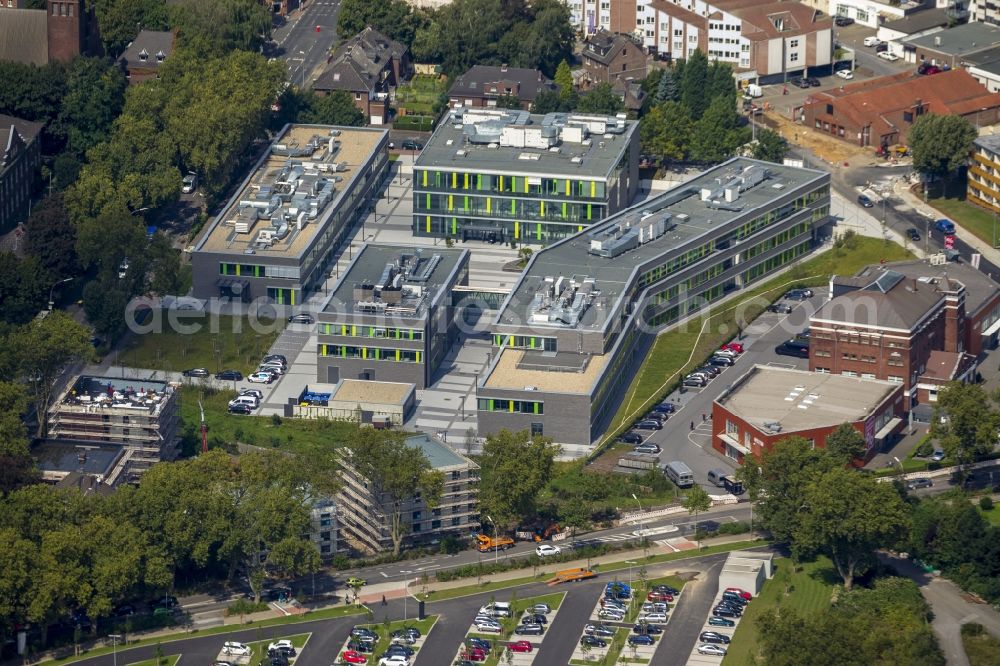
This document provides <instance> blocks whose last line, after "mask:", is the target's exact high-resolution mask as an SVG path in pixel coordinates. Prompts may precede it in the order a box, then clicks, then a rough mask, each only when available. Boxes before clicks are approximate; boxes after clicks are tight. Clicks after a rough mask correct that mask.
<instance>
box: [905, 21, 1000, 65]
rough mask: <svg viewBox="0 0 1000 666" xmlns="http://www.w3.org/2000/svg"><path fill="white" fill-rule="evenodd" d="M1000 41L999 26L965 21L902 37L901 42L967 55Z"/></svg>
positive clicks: (942, 51) (947, 52)
mask: <svg viewBox="0 0 1000 666" xmlns="http://www.w3.org/2000/svg"><path fill="white" fill-rule="evenodd" d="M998 42H1000V26H995V25H988V24H986V23H966V24H965V25H959V26H956V27H954V28H949V29H947V30H941V31H940V32H935V33H933V34H930V35H922V36H920V37H910V38H909V39H904V40H903V44H905V45H908V46H914V47H919V48H922V49H927V50H930V51H937V52H938V53H946V54H948V55H954V56H962V57H967V54H972V53H979V52H980V51H985V50H986V49H990V48H992V47H993V46H994V45H996V44H997V43H998Z"/></svg>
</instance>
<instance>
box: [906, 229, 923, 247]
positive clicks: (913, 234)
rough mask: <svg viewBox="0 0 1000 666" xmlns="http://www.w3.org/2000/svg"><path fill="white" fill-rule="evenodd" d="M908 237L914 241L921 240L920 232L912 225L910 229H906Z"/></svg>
mask: <svg viewBox="0 0 1000 666" xmlns="http://www.w3.org/2000/svg"><path fill="white" fill-rule="evenodd" d="M906 237H907V238H909V239H910V240H911V241H913V242H914V243H916V242H917V241H919V240H920V232H919V231H917V230H916V229H915V228H913V227H910V228H909V229H907V230H906Z"/></svg>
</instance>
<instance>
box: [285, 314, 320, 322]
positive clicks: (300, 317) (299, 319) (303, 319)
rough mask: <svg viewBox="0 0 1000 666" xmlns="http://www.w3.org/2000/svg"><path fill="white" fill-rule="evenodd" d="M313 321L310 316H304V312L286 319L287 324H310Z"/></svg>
mask: <svg viewBox="0 0 1000 666" xmlns="http://www.w3.org/2000/svg"><path fill="white" fill-rule="evenodd" d="M315 321H316V320H315V319H314V318H313V316H312V315H311V314H306V313H305V312H300V313H299V314H295V315H292V316H291V317H289V318H288V323H289V324H312V323H313V322H315Z"/></svg>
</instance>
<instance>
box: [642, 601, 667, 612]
mask: <svg viewBox="0 0 1000 666" xmlns="http://www.w3.org/2000/svg"><path fill="white" fill-rule="evenodd" d="M669 610H670V606H669V605H668V604H667V602H665V601H647V602H646V603H644V604H643V605H642V612H643V613H666V612H668V611H669Z"/></svg>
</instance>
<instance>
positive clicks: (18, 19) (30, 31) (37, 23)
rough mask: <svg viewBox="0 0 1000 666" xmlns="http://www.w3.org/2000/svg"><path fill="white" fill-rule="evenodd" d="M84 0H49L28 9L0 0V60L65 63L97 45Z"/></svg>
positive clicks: (17, 2) (19, 2)
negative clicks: (92, 45)
mask: <svg viewBox="0 0 1000 666" xmlns="http://www.w3.org/2000/svg"><path fill="white" fill-rule="evenodd" d="M89 4H90V3H85V2H84V0H49V2H48V6H47V8H46V9H28V8H27V6H26V5H27V2H25V0H2V1H0V60H13V61H15V62H23V63H28V64H33V65H44V64H46V63H48V62H50V61H53V60H60V61H63V62H68V61H70V60H72V59H73V58H75V57H76V56H78V55H80V54H81V53H85V52H87V51H88V50H89V49H88V40H89V41H92V42H93V43H96V42H97V29H96V28H97V21H96V20H95V19H94V13H93V8H92V7H89V6H88V5H89Z"/></svg>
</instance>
